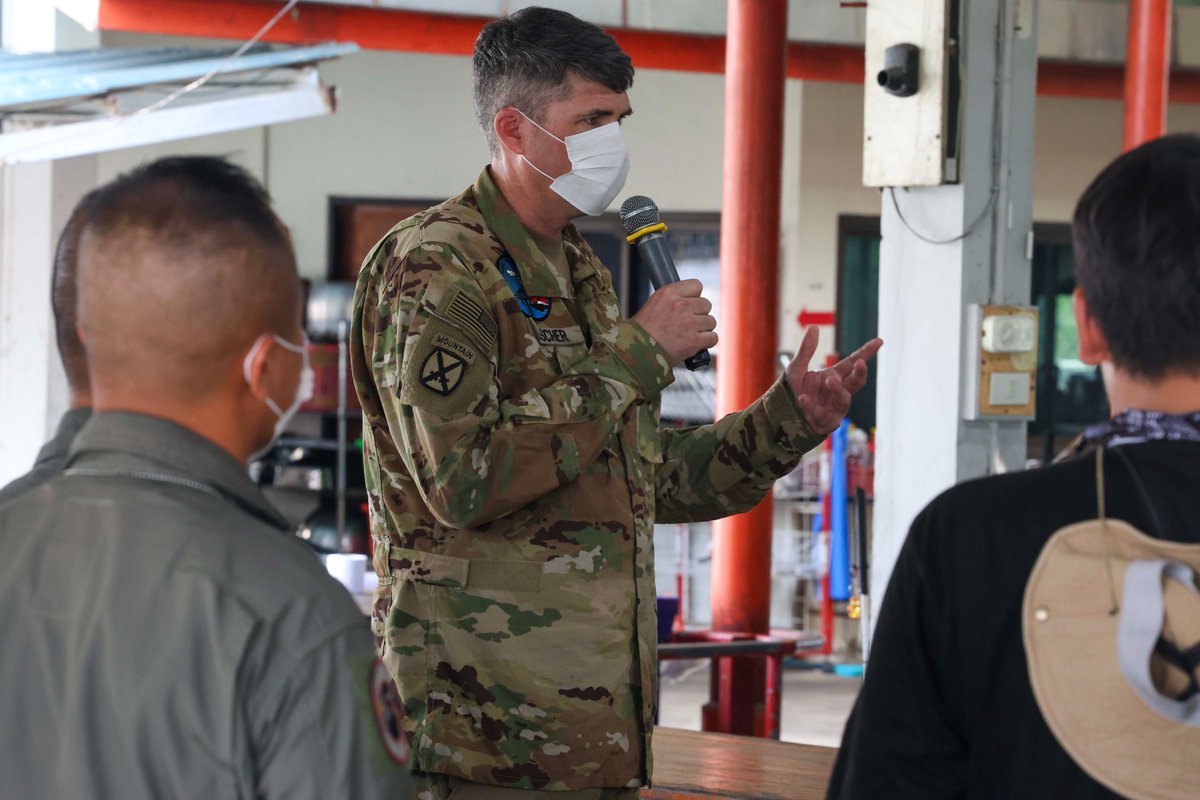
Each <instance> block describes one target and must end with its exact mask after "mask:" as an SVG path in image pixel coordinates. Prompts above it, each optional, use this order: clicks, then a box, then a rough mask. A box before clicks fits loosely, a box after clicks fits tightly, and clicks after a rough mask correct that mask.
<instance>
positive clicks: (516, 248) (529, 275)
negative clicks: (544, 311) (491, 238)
mask: <svg viewBox="0 0 1200 800" xmlns="http://www.w3.org/2000/svg"><path fill="white" fill-rule="evenodd" d="M474 192H475V200H476V202H478V203H479V213H480V214H482V215H483V219H484V221H485V222H486V223H487V226H488V228H490V229H491V231H492V233H494V234H495V235H496V238H497V239H499V240H500V244H501V245H503V247H504V249H505V251H506V252H507V253H508V254H509V255H510V256H512V258H513V260H514V261H516V262H517V269H518V270H519V271H520V273H521V282H522V284H524V286H525V291H526V293H527V294H529V295H530V296H532V297H574V296H575V291H574V288H573V287H572V285H571V283H570V282H569V281H567V279H566V276H563V277H562V278H560V277H559V274H558V270H556V269H555V268H554V265H553V264H551V263H550V260H549V259H547V258H546V256H545V255H544V254H543V253H542V249H541V248H540V247H538V245H537V242H536V241H535V240H534V238H533V236H532V235H531V234H530V233H529V231H528V230H526V228H525V226H524V225H522V224H521V220H520V219H519V218H518V217H517V214H516V212H515V211H513V209H512V206H510V205H509V204H508V201H507V200H505V199H504V195H503V194H501V193H500V189H499V188H497V186H496V182H495V181H494V180H492V170H491V167H484V169H483V172H481V173H479V178H478V180H476V181H475V186H474ZM573 231H574V226H568V228H567V231H566V232H565V233H566V236H567V239H568V240H569V239H570V233H571V232H573ZM567 254H568V260H569V261H570V262H571V263H572V265H574V263H575V260H574V259H571V258H570V254H571V251H570V249H569V248H568V249H567Z"/></svg>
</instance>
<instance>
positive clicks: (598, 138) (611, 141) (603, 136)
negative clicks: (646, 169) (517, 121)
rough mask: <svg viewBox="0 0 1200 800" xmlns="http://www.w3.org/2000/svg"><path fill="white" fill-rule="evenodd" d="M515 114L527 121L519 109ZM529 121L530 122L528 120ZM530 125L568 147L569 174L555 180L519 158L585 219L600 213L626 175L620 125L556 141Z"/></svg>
mask: <svg viewBox="0 0 1200 800" xmlns="http://www.w3.org/2000/svg"><path fill="white" fill-rule="evenodd" d="M517 113H518V114H520V115H521V116H522V117H525V119H529V117H527V116H526V115H525V114H524V113H523V112H521V111H520V110H519V109H518V110H517ZM529 121H530V122H533V120H531V119H529ZM533 124H534V125H535V126H536V127H537V129H538V130H540V131H541V132H542V133H544V134H546V135H547V136H549V137H550V138H552V139H554V140H555V141H558V142H562V143H563V144H565V145H566V146H567V158H569V159H571V171H570V172H567V173H565V174H563V175H559V176H558V177H557V178H555V177H554V176H553V175H548V174H546V173H545V172H542V170H540V169H538V168H537V165H535V164H534V163H533V162H532V161H530V160H529V159H527V158H525V156H524V155H522V156H521V159H522V160H523V161H524V162H525V163H526V164H528V165H529V166H531V167H533V168H534V169H535V170H537V171H538V172H541V173H542V174H543V175H545V176H546V177H547V178H550V180H551V183H550V191H552V192H554V193H555V194H557V195H558V196H559V197H561V198H562V199H563V200H566V201H567V202H568V203H570V204H571V205H573V206H575V207H576V208H577V209H579V210H580V211H582V212H583V213H584V214H587V215H588V216H592V217H594V216H596V215H597V214H603V213H604V209H606V208H608V205H609V203H611V202H612V201H613V200H614V199H616V196H617V195H618V194H620V192H621V189H622V188H623V187H624V186H625V176H626V175H628V174H629V151H628V150H626V149H625V140H624V139H623V138H622V137H621V124H620V123H618V122H610V123H609V124H607V125H601V126H600V127H599V128H595V129H593V130H590V131H584V132H583V133H576V134H572V135H571V136H568V137H567V138H566V139H559V138H558V137H557V136H555V135H554V134H553V133H551V132H550V131H548V130H546V129H545V128H543V127H542V126H541V125H538V124H537V123H536V122H533Z"/></svg>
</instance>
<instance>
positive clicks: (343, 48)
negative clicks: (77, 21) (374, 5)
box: [0, 43, 358, 109]
mask: <svg viewBox="0 0 1200 800" xmlns="http://www.w3.org/2000/svg"><path fill="white" fill-rule="evenodd" d="M235 50H236V48H233V47H229V48H211V49H193V48H187V47H155V48H110V49H98V50H71V51H64V52H60V53H31V54H27V55H26V54H21V55H18V54H14V53H7V52H4V51H0V108H10V109H11V108H14V107H19V106H24V105H31V104H37V103H45V102H50V101H55V100H70V99H73V98H80V97H93V96H96V95H103V94H106V93H108V92H114V91H120V90H123V89H135V88H137V87H140V86H147V85H152V84H163V83H182V82H186V81H191V80H195V79H196V78H199V77H201V76H203V75H207V74H208V73H209V72H210V71H211V70H213V69H215V68H218V67H220V69H219V71H218V73H217V74H219V75H229V74H235V73H240V72H252V71H258V70H265V69H278V68H282V67H296V66H301V65H304V64H311V63H314V62H317V61H323V60H326V59H330V58H337V57H339V56H344V55H348V54H350V53H355V52H357V51H358V45H356V44H352V43H347V44H336V43H328V44H319V45H313V46H311V47H277V46H271V45H259V46H257V47H253V48H251V49H250V50H248V51H247V52H246V53H245V54H243V55H242V56H241V57H240V58H238V59H237V60H235V61H231V62H229V63H228V64H225V65H223V66H222V62H223V61H225V59H227V58H229V56H231V55H232V54H233V53H234V52H235Z"/></svg>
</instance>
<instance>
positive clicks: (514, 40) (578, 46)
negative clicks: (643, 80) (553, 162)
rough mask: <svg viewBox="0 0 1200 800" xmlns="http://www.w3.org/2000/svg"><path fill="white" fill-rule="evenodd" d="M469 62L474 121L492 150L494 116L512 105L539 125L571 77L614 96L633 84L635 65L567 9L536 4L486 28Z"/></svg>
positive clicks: (601, 33) (566, 89)
mask: <svg viewBox="0 0 1200 800" xmlns="http://www.w3.org/2000/svg"><path fill="white" fill-rule="evenodd" d="M471 64H472V72H473V74H474V81H475V117H476V119H477V120H478V121H479V127H480V128H482V129H483V133H484V135H485V136H486V137H487V140H488V146H489V147H491V148H492V151H493V152H495V150H496V133H495V131H494V130H493V129H492V121H493V120H494V119H495V118H496V114H497V113H498V112H499V111H500V110H501V109H503V108H508V107H510V106H511V107H513V108H516V109H518V110H520V111H521V112H522V113H524V114H526V115H528V116H529V117H531V118H532V119H534V120H535V121H537V122H541V121H542V120H543V119H545V113H544V111H545V107H546V106H547V105H548V104H550V103H552V102H555V101H557V100H562V99H564V98H565V97H566V96H567V94H568V92H569V91H570V88H569V85H568V84H567V76H568V74H571V73H573V74H575V75H577V76H579V77H580V78H583V79H584V80H588V81H592V82H594V83H599V84H601V85H603V86H607V87H608V88H609V89H612V90H613V91H614V92H624V91H627V90H628V89H629V87H630V86H632V85H633V62H632V61H630V60H629V56H628V55H626V54H625V51H624V50H622V49H621V48H620V46H619V45H618V44H617V43H616V41H615V40H614V39H613V38H612V37H611V36H609V35H608V34H607V33H605V32H604V31H602V30H601V29H600V28H598V27H597V26H595V25H593V24H592V23H590V22H585V21H584V20H581V19H579V18H578V17H575V16H572V15H571V14H568V13H567V12H565V11H556V10H555V9H551V8H538V7H536V6H534V7H529V8H523V9H521V10H520V11H518V12H516V13H515V14H513V15H512V16H510V17H506V18H504V19H498V20H496V21H495V22H489V23H488V24H487V25H484V26H483V30H481V31H480V32H479V38H477V39H476V40H475V55H474V57H473V58H472V60H471Z"/></svg>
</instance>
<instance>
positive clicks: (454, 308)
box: [444, 290, 498, 350]
mask: <svg viewBox="0 0 1200 800" xmlns="http://www.w3.org/2000/svg"><path fill="white" fill-rule="evenodd" d="M444 313H445V315H446V319H447V320H448V321H449V322H452V323H454V324H455V325H457V326H458V327H459V328H462V330H463V332H464V333H466V334H467V335H468V336H470V337H471V338H472V339H474V340H475V341H476V342H477V343H478V344H479V345H480V346H481V347H483V348H484V349H485V350H490V349H491V347H492V345H493V344H495V343H496V333H497V331H498V328H497V326H496V320H494V319H492V315H491V314H489V313H488V311H487V309H485V308H484V307H483V306H481V305H479V304H478V303H476V302H475V301H474V300H472V299H471V298H470V297H468V296H467V294H466V293H465V292H463V291H461V290H460V291H457V292H455V293H454V296H453V297H452V298H451V299H450V302H449V303H447V304H446V310H445V312H444Z"/></svg>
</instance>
